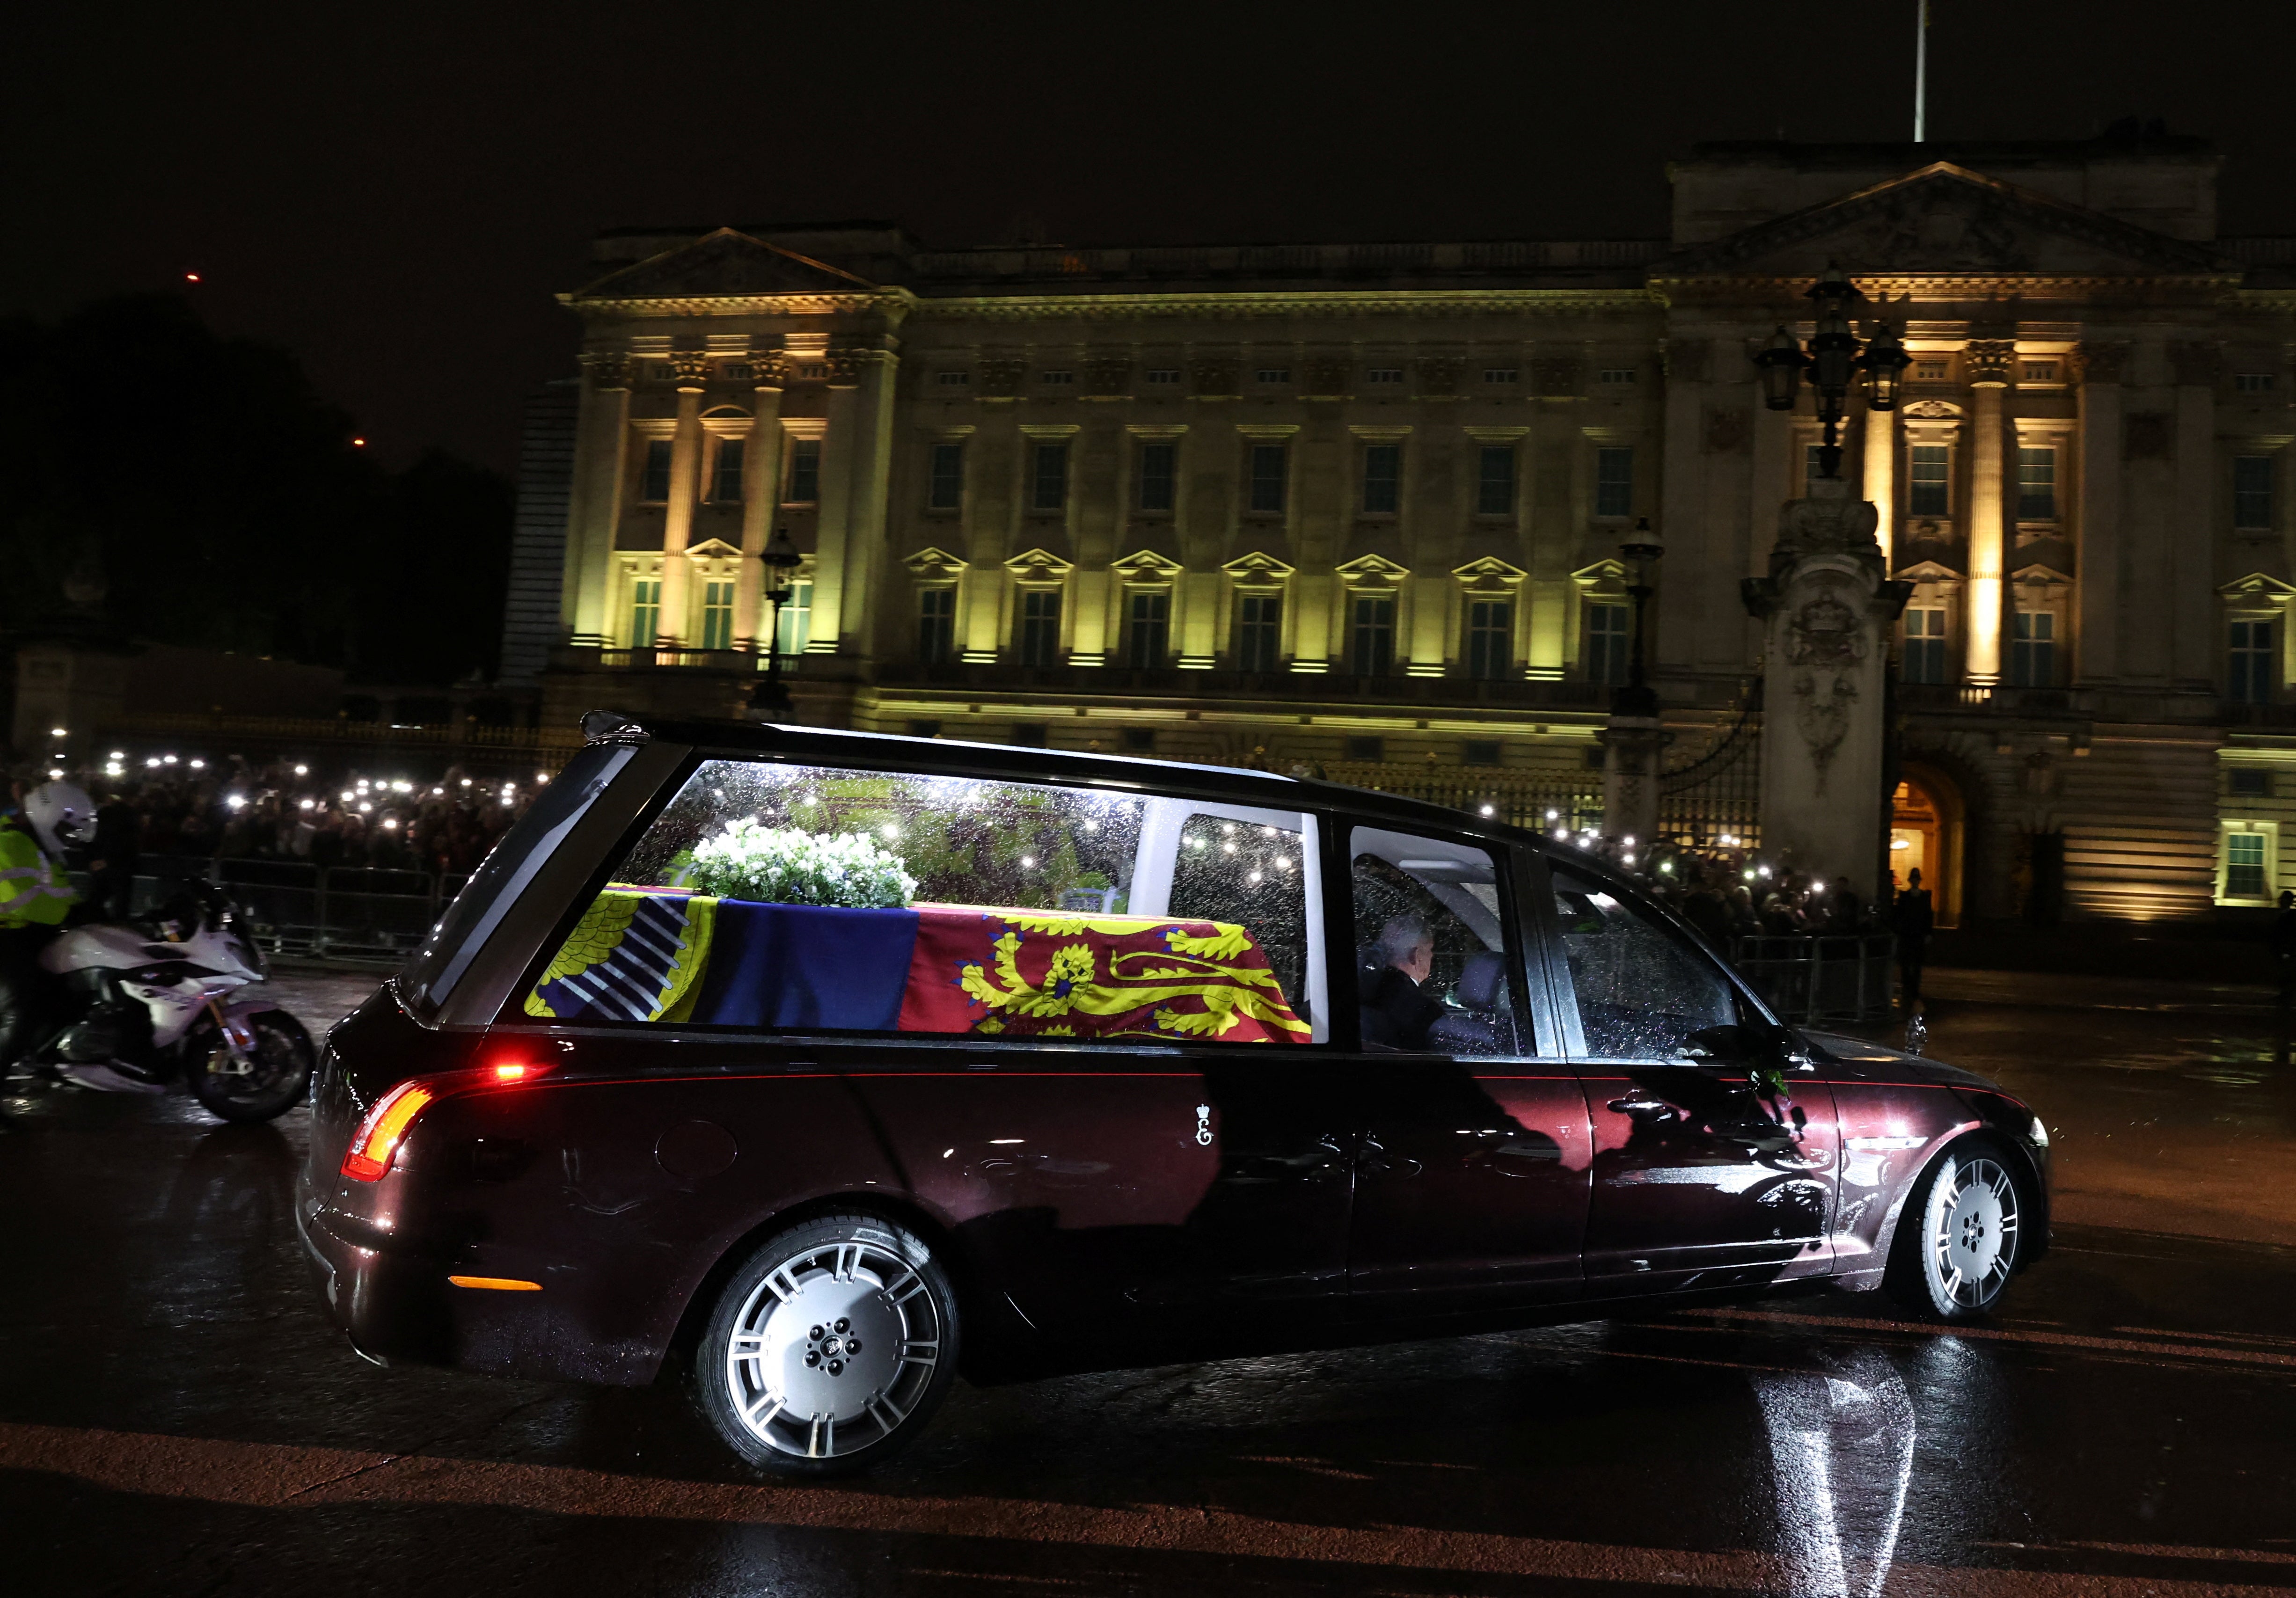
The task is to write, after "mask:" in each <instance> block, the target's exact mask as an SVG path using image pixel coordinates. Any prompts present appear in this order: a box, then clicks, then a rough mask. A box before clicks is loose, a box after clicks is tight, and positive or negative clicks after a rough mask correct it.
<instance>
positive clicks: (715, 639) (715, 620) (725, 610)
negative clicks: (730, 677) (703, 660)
mask: <svg viewBox="0 0 2296 1598" xmlns="http://www.w3.org/2000/svg"><path fill="white" fill-rule="evenodd" d="M701 647H702V648H704V649H731V648H733V647H734V585H733V584H732V583H731V582H722V583H704V584H702V585H701Z"/></svg>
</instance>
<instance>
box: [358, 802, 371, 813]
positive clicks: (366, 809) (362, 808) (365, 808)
mask: <svg viewBox="0 0 2296 1598" xmlns="http://www.w3.org/2000/svg"><path fill="white" fill-rule="evenodd" d="M373 809H374V807H373V805H370V804H368V803H367V802H366V801H365V799H361V800H360V801H359V814H360V815H368V814H370V813H372V812H373Z"/></svg>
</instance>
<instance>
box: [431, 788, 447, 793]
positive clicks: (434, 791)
mask: <svg viewBox="0 0 2296 1598" xmlns="http://www.w3.org/2000/svg"><path fill="white" fill-rule="evenodd" d="M431 792H432V793H433V794H440V793H444V792H446V790H445V789H444V788H433V789H432V790H431Z"/></svg>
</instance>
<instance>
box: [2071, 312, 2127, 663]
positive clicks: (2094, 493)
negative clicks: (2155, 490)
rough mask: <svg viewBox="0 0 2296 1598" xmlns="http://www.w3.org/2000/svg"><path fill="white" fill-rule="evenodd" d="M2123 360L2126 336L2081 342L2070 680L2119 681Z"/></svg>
mask: <svg viewBox="0 0 2296 1598" xmlns="http://www.w3.org/2000/svg"><path fill="white" fill-rule="evenodd" d="M2127 367H2128V345H2126V344H2105V343H2090V344H2085V345H2083V346H2082V348H2081V354H2080V484H2081V487H2080V503H2079V506H2078V507H2077V511H2078V514H2079V518H2080V520H2079V529H2078V532H2079V553H2078V554H2077V555H2076V557H2075V561H2074V578H2075V585H2076V586H2075V589H2074V593H2075V596H2076V599H2075V602H2076V604H2077V605H2078V607H2079V631H2078V633H2077V634H2076V635H2075V643H2074V648H2075V650H2076V651H2077V652H2076V654H2075V657H2074V665H2073V670H2074V678H2073V680H2074V681H2076V682H2085V683H2113V682H2119V681H2120V678H2121V676H2122V674H2123V671H2124V670H2125V668H2124V666H2123V663H2122V660H2121V658H2120V614H2121V573H2120V543H2121V540H2120V432H2121V409H2122V407H2121V403H2120V382H2121V378H2122V375H2123V373H2124V372H2125V371H2126V369H2127Z"/></svg>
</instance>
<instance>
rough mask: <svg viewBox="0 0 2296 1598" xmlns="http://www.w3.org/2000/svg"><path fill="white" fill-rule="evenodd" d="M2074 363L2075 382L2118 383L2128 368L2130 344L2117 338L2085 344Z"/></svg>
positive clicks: (2074, 358)
mask: <svg viewBox="0 0 2296 1598" xmlns="http://www.w3.org/2000/svg"><path fill="white" fill-rule="evenodd" d="M2072 365H2073V381H2075V382H2080V383H2117V382H2120V381H2123V376H2124V374H2125V373H2127V372H2128V345H2127V344H2125V343H2122V342H2119V341H2116V340H2105V341H2103V342H2098V343H2093V344H2084V345H2082V346H2081V347H2080V352H2079V355H2077V356H2074V357H2073V363H2072Z"/></svg>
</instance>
